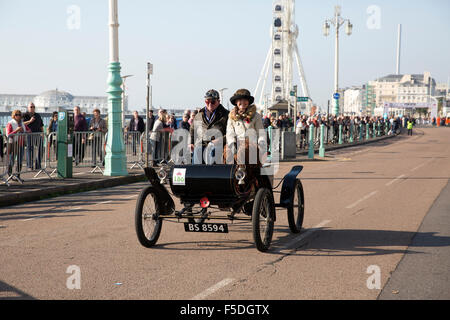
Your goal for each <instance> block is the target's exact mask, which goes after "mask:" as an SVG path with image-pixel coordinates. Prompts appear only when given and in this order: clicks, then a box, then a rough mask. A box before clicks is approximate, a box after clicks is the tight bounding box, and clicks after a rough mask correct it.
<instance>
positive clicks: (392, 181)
mask: <svg viewBox="0 0 450 320" xmlns="http://www.w3.org/2000/svg"><path fill="white" fill-rule="evenodd" d="M404 177H406V176H405V175H404V174H402V175H401V176H398V177H397V178H395V179H394V180H391V181H389V182H388V183H386V187H389V186H390V185H391V184H393V183H394V182H395V181H397V180H400V179H401V178H404Z"/></svg>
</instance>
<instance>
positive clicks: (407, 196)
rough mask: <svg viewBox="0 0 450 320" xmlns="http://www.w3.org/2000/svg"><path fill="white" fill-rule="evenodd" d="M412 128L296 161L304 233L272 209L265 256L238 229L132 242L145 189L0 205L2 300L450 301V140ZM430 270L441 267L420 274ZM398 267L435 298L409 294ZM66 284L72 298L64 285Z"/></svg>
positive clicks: (171, 227)
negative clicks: (409, 133) (410, 132)
mask: <svg viewBox="0 0 450 320" xmlns="http://www.w3.org/2000/svg"><path fill="white" fill-rule="evenodd" d="M415 133H416V134H415V135H414V136H413V137H406V136H402V137H399V138H396V139H394V140H386V141H382V142H379V143H376V144H372V145H367V146H360V147H355V148H350V149H345V150H339V151H335V152H330V153H328V155H327V158H326V159H325V160H324V161H307V162H304V163H302V165H304V166H305V168H304V170H303V172H302V173H301V174H300V178H301V179H302V183H303V186H304V190H305V198H306V208H305V220H304V230H303V231H302V232H301V233H300V234H297V235H293V234H291V233H290V231H289V227H288V223H287V218H286V214H285V213H286V210H281V209H280V210H279V211H278V212H277V218H278V219H277V221H276V224H275V231H274V236H273V241H272V247H271V250H270V251H269V252H268V253H261V252H259V251H257V250H256V248H255V246H254V244H253V240H252V233H251V224H250V223H249V222H246V221H240V222H234V223H233V224H229V230H230V233H228V234H206V233H203V234H202V233H195V234H194V233H186V232H184V226H183V224H179V223H175V222H168V221H165V222H164V223H163V228H162V233H161V237H160V239H159V241H158V244H157V246H156V247H154V248H152V249H147V248H144V247H142V246H141V245H140V244H139V243H138V240H137V238H136V234H135V230H134V209H135V204H136V199H137V195H138V193H139V192H140V190H141V189H142V188H143V186H145V183H139V184H133V185H127V186H119V187H114V188H110V189H104V190H98V191H91V192H86V193H81V194H73V195H69V196H63V197H59V198H54V199H49V200H43V201H37V202H31V203H27V204H24V205H20V206H14V207H7V208H2V209H0V259H1V261H0V299H1V298H7V299H182V300H188V299H219V300H222V299H227V300H228V299H251V300H254V299H274V300H278V299H295V300H297V299H371V300H372V299H378V298H383V299H395V298H397V297H400V296H401V294H402V293H408V292H411V291H412V292H413V293H414V294H409V295H404V296H402V297H405V298H411V299H415V298H427V299H449V298H450V293H449V292H450V290H449V288H450V282H449V276H448V270H450V268H448V259H446V258H445V257H449V256H450V254H449V248H450V234H449V225H448V206H445V205H441V204H440V203H441V201H444V200H445V197H441V199H440V200H439V199H438V198H439V195H440V194H441V192H443V189H444V188H445V187H446V186H447V183H448V181H449V177H450V161H449V156H450V131H449V130H448V129H447V128H442V129H417V130H415ZM293 165H298V163H282V164H281V167H280V171H279V173H278V174H277V176H276V177H277V178H278V179H279V178H280V177H282V176H283V175H284V174H285V173H287V172H288V171H289V169H290V167H291V166H293ZM447 189H448V187H447ZM444 191H445V190H444ZM442 198H444V200H442ZM447 199H448V197H447ZM430 209H431V210H430ZM436 210H437V211H436ZM442 210H444V212H443V211H442ZM445 210H447V211H446V212H445ZM433 212H434V213H433ZM445 213H446V214H445ZM428 214H429V215H430V217H431V218H430V219H431V220H429V221H432V223H425V222H426V221H428V220H427V219H425V218H426V217H428ZM424 219H425V220H424ZM424 237H425V240H426V241H420V239H424ZM418 241H419V242H418ZM427 257H428V259H427ZM429 257H432V258H433V259H431V260H430V258H429ZM410 259H415V260H414V261H413V262H412V263H411V262H409V260H410ZM442 261H443V262H442ZM430 262H432V263H433V264H434V263H437V264H441V263H444V264H443V265H440V267H439V268H438V271H436V272H435V273H431V274H426V275H425V273H426V272H427V271H426V270H428V269H427V267H428V268H429V267H430ZM445 263H447V265H445ZM413 267H414V268H416V269H412V268H413ZM74 270H75V271H74ZM405 270H406V271H405ZM436 270H437V269H436ZM405 272H412V274H413V275H414V274H415V276H416V278H418V279H422V278H423V279H425V276H426V277H427V278H426V279H432V282H433V283H435V285H436V288H437V289H436V290H434V289H433V288H434V287H431V288H430V286H429V285H428V284H426V283H425V284H424V283H423V282H422V284H417V285H416V286H415V287H414V286H411V282H412V281H415V279H411V275H410V274H411V273H409V274H408V273H405ZM397 274H398V276H397ZM74 275H80V277H79V280H80V282H79V283H80V289H77V288H75V289H69V288H68V287H71V284H72V285H73V284H74V283H76V281H75V282H73V281H72V280H73V279H74V278H73V276H74ZM383 288H384V290H383ZM445 289H446V290H445Z"/></svg>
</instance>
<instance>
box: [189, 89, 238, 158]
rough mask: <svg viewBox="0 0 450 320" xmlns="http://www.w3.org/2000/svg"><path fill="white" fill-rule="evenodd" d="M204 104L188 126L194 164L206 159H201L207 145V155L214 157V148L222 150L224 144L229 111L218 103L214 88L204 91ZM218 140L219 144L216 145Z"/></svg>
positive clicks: (218, 97) (217, 93) (220, 155)
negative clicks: (189, 126)
mask: <svg viewBox="0 0 450 320" xmlns="http://www.w3.org/2000/svg"><path fill="white" fill-rule="evenodd" d="M205 105H206V106H205V107H204V108H202V109H201V110H200V111H199V112H198V113H197V115H196V116H195V118H194V121H193V122H192V125H191V128H190V135H191V140H190V141H191V144H190V145H189V148H190V150H191V152H192V151H193V152H194V159H193V160H194V164H201V163H205V162H206V161H205V160H206V159H203V153H204V151H205V149H206V147H207V146H208V145H209V146H210V148H208V155H207V156H208V157H215V156H216V155H215V149H216V148H217V147H220V148H221V150H223V147H224V146H225V135H226V131H227V122H228V114H229V111H228V110H226V109H225V108H224V106H222V104H221V103H220V95H219V92H217V91H216V90H214V89H211V90H209V91H208V92H206V94H205ZM213 133H216V134H221V136H220V137H219V136H214V135H213ZM220 139H221V140H220ZM220 141H221V142H222V145H221V146H219V145H218V143H220ZM216 158H217V159H222V154H219V155H217V157H216ZM202 160H203V161H202Z"/></svg>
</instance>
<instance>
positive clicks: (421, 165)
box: [411, 158, 434, 171]
mask: <svg viewBox="0 0 450 320" xmlns="http://www.w3.org/2000/svg"><path fill="white" fill-rule="evenodd" d="M433 160H434V158H431V159H430V160H427V161H425V162H424V163H422V164H419V165H418V166H417V167H415V168H413V169H411V171H416V170H417V169H419V168H422V167H423V166H424V165H426V164H427V163H429V162H431V161H433Z"/></svg>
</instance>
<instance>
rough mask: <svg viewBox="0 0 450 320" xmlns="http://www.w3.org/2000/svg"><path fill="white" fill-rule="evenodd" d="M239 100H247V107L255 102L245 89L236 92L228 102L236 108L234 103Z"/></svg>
mask: <svg viewBox="0 0 450 320" xmlns="http://www.w3.org/2000/svg"><path fill="white" fill-rule="evenodd" d="M239 99H247V100H248V104H249V105H251V104H252V103H253V102H254V101H255V98H254V97H252V95H251V94H250V91H248V90H247V89H239V90H238V91H236V92H235V94H234V95H233V96H232V97H231V98H230V102H231V104H232V105H234V106H236V101H237V100H239Z"/></svg>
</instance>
